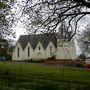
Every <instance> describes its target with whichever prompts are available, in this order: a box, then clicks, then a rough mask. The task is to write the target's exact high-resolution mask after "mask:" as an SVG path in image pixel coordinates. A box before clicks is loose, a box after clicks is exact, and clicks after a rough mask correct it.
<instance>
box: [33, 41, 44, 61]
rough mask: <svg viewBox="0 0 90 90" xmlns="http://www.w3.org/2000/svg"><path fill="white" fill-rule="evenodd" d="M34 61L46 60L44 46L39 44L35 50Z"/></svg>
mask: <svg viewBox="0 0 90 90" xmlns="http://www.w3.org/2000/svg"><path fill="white" fill-rule="evenodd" d="M33 59H35V60H38V59H45V50H44V48H43V46H42V44H41V43H40V42H39V43H38V44H37V46H36V48H35V50H34V56H33Z"/></svg>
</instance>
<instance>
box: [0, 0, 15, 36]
mask: <svg viewBox="0 0 90 90" xmlns="http://www.w3.org/2000/svg"><path fill="white" fill-rule="evenodd" d="M12 2H13V0H0V35H1V34H2V36H3V37H9V36H10V37H14V36H15V34H14V31H13V30H12V29H11V27H12V24H13V20H14V17H13V14H12V11H11V9H12V6H13V4H12Z"/></svg>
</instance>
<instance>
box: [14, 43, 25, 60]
mask: <svg viewBox="0 0 90 90" xmlns="http://www.w3.org/2000/svg"><path fill="white" fill-rule="evenodd" d="M18 48H19V57H18ZM23 52H24V51H23V49H22V47H21V45H20V44H19V43H18V44H17V45H16V48H15V50H14V52H13V56H12V60H23V59H24V55H23Z"/></svg>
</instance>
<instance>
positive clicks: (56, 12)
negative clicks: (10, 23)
mask: <svg viewBox="0 0 90 90" xmlns="http://www.w3.org/2000/svg"><path fill="white" fill-rule="evenodd" d="M22 2H24V4H23V5H21V6H22V8H23V9H22V10H23V11H22V16H23V17H26V16H27V18H25V19H23V20H22V22H23V23H24V24H25V27H26V29H27V30H28V31H30V32H34V33H36V32H37V31H39V32H43V33H51V32H56V31H57V30H59V31H60V29H59V27H60V26H62V24H61V22H64V24H65V26H66V29H65V30H64V29H63V30H64V31H63V32H64V34H65V35H68V32H72V34H71V35H70V36H69V38H68V40H67V41H69V40H71V38H72V37H73V36H74V35H75V34H76V30H77V27H78V23H79V21H80V20H81V19H82V18H83V17H85V16H86V15H87V14H90V10H89V8H90V2H89V0H23V1H22ZM60 32H61V31H60Z"/></svg>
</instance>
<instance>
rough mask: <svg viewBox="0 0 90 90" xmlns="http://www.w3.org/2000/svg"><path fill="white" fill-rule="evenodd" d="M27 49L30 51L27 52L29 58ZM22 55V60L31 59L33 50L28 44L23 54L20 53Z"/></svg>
mask: <svg viewBox="0 0 90 90" xmlns="http://www.w3.org/2000/svg"><path fill="white" fill-rule="evenodd" d="M28 47H29V48H30V50H29V57H28ZM22 53H23V56H24V58H23V60H29V59H32V58H33V57H34V50H33V48H32V47H31V44H30V43H28V44H27V45H26V48H25V49H24V52H22Z"/></svg>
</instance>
